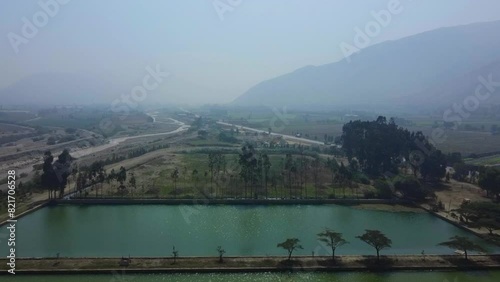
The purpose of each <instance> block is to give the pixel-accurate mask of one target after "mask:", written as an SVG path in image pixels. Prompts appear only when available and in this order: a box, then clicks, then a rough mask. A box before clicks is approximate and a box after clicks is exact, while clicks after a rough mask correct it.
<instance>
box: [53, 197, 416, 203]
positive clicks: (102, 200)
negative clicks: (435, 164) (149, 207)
mask: <svg viewBox="0 0 500 282" xmlns="http://www.w3.org/2000/svg"><path fill="white" fill-rule="evenodd" d="M54 203H56V204H59V205H75V204H76V205H99V204H101V205H133V204H140V205H145V204H153V205H158V204H163V205H322V204H344V205H356V204H389V205H396V204H397V205H412V203H411V202H410V201H405V200H378V199H126V198H85V199H71V200H55V201H54Z"/></svg>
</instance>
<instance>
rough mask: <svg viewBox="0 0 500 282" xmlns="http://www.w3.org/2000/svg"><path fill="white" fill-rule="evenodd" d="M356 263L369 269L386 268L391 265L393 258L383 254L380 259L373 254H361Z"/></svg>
mask: <svg viewBox="0 0 500 282" xmlns="http://www.w3.org/2000/svg"><path fill="white" fill-rule="evenodd" d="M358 263H360V264H361V265H363V266H364V267H366V268H367V269H369V270H386V269H390V268H392V267H393V265H394V260H392V259H391V258H388V257H385V256H380V259H377V257H374V256H362V259H360V260H359V261H358Z"/></svg>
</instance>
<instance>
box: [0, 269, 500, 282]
mask: <svg viewBox="0 0 500 282" xmlns="http://www.w3.org/2000/svg"><path fill="white" fill-rule="evenodd" d="M0 279H2V281H5V282H11V281H12V282H13V281H16V282H122V281H123V282H125V281H130V282H146V281H148V282H160V281H169V282H191V281H212V282H218V281H237V282H247V281H248V282H249V281H333V282H400V281H404V282H424V281H425V282H489V281H500V271H493V272H390V273H368V272H348V273H347V272H346V273H292V274H286V273H242V274H148V275H121V274H120V273H115V274H113V275H78V276H77V275H72V276H66V275H65V276H52V275H51V276H20V275H18V276H16V277H11V276H6V277H2V278H0Z"/></svg>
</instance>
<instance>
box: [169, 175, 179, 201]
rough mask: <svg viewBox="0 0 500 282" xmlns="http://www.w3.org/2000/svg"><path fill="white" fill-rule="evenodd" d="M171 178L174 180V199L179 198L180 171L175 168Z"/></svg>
mask: <svg viewBox="0 0 500 282" xmlns="http://www.w3.org/2000/svg"><path fill="white" fill-rule="evenodd" d="M170 177H172V180H173V181H174V198H177V179H179V169H178V168H174V171H172V174H171V175H170Z"/></svg>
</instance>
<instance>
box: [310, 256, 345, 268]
mask: <svg viewBox="0 0 500 282" xmlns="http://www.w3.org/2000/svg"><path fill="white" fill-rule="evenodd" d="M316 262H317V264H318V266H322V267H327V268H338V267H342V266H343V265H344V264H343V263H342V260H341V259H340V258H336V259H335V260H333V259H331V258H328V259H319V260H317V261H316Z"/></svg>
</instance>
